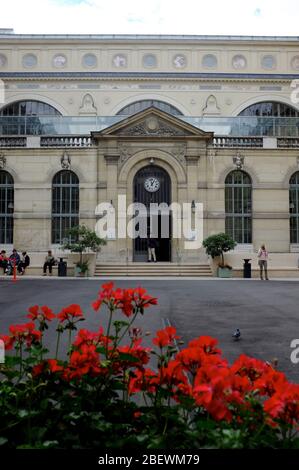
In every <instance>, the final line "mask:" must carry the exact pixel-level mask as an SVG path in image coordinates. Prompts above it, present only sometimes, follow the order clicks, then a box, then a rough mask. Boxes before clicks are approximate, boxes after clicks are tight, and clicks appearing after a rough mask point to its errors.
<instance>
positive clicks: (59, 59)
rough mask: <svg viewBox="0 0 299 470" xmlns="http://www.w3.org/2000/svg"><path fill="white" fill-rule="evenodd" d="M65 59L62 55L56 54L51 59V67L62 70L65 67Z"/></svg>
mask: <svg viewBox="0 0 299 470" xmlns="http://www.w3.org/2000/svg"><path fill="white" fill-rule="evenodd" d="M66 63H67V58H66V57H65V55H63V54H57V55H56V56H54V57H53V66H54V67H55V68H57V69H62V68H63V67H65V66H66Z"/></svg>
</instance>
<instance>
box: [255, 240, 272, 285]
mask: <svg viewBox="0 0 299 470" xmlns="http://www.w3.org/2000/svg"><path fill="white" fill-rule="evenodd" d="M257 256H258V259H259V267H260V278H261V281H263V280H264V278H263V269H264V271H265V279H266V281H269V279H268V271H267V262H268V251H267V250H266V247H265V245H262V246H261V247H260V249H259V251H258V254H257Z"/></svg>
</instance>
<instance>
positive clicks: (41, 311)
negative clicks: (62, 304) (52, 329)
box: [27, 305, 56, 322]
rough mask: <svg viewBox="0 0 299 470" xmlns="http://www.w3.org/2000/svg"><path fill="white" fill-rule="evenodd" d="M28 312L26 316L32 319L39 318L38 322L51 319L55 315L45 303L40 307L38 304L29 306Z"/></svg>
mask: <svg viewBox="0 0 299 470" xmlns="http://www.w3.org/2000/svg"><path fill="white" fill-rule="evenodd" d="M28 312H29V313H28V315H27V317H28V318H30V319H31V320H33V321H34V320H39V321H40V322H45V321H51V320H53V318H55V317H56V315H55V314H54V313H53V311H52V310H51V309H50V308H49V307H47V306H46V305H43V306H42V307H39V306H38V305H34V306H33V307H30V308H29V309H28Z"/></svg>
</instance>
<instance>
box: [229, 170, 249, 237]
mask: <svg viewBox="0 0 299 470" xmlns="http://www.w3.org/2000/svg"><path fill="white" fill-rule="evenodd" d="M251 211H252V184H251V178H250V176H249V175H248V174H247V173H245V172H244V171H241V170H235V171H232V172H230V173H229V174H228V175H227V177H226V180H225V231H226V233H227V234H228V235H230V236H231V237H232V238H233V239H234V240H235V241H236V242H237V243H252V214H251Z"/></svg>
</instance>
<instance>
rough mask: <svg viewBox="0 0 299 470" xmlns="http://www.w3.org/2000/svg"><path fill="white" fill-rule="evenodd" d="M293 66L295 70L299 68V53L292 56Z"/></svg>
mask: <svg viewBox="0 0 299 470" xmlns="http://www.w3.org/2000/svg"><path fill="white" fill-rule="evenodd" d="M291 66H292V68H293V69H294V70H299V55H296V56H295V57H293V58H292V60H291Z"/></svg>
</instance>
